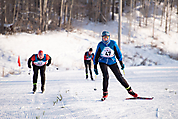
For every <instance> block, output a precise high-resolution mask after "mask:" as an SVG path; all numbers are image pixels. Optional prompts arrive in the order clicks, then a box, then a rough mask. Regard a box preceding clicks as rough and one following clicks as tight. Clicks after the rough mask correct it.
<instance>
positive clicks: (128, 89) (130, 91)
mask: <svg viewBox="0 0 178 119" xmlns="http://www.w3.org/2000/svg"><path fill="white" fill-rule="evenodd" d="M126 89H127V91H128V93H129V94H130V95H131V96H133V97H134V98H136V97H138V94H137V93H134V92H133V90H132V88H131V87H128V88H126Z"/></svg>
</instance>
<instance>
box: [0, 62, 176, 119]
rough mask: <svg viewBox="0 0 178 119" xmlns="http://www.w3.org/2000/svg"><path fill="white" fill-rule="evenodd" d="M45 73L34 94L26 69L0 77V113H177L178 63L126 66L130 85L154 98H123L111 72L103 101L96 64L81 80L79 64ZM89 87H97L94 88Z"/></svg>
mask: <svg viewBox="0 0 178 119" xmlns="http://www.w3.org/2000/svg"><path fill="white" fill-rule="evenodd" d="M109 71H110V70H109ZM46 77H47V79H46V91H45V93H44V94H42V93H41V89H40V87H41V85H40V82H41V80H40V76H39V77H38V84H37V86H38V87H37V91H36V94H32V75H28V72H23V73H22V74H21V75H11V76H9V77H5V78H1V79H0V118H3V119H4V118H13V119H14V118H41V119H42V118H71V119H72V118H73V119H84V118H92V119H97V118H102V119H105V118H107V119H108V118H109V119H113V118H115V119H120V118H121V119H130V118H135V119H143V118H144V119H157V118H161V119H165V118H171V119H176V118H177V117H178V108H177V107H178V103H177V99H178V94H177V92H178V65H177V66H157V67H126V68H125V77H126V79H127V81H128V83H129V84H130V85H131V86H132V88H133V90H134V91H135V92H137V93H138V94H139V96H150V97H152V96H154V99H153V100H125V98H127V97H131V96H129V94H127V91H126V90H125V89H124V88H123V87H122V86H121V84H120V83H119V82H118V81H117V80H116V79H115V77H114V75H113V74H112V73H111V72H110V79H109V80H110V81H109V89H108V90H109V96H108V98H107V99H106V101H104V102H102V101H101V100H100V99H101V97H102V80H101V79H102V76H101V72H100V70H99V76H97V79H96V81H91V80H86V79H85V73H84V71H83V70H68V71H59V70H56V71H47V75H46ZM95 83H96V84H95ZM95 85H96V86H95ZM94 88H97V90H96V91H94ZM60 99H61V101H60Z"/></svg>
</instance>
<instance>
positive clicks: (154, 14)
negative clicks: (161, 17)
mask: <svg viewBox="0 0 178 119" xmlns="http://www.w3.org/2000/svg"><path fill="white" fill-rule="evenodd" d="M156 6H157V0H155V4H154V13H153V34H152V37H153V38H154V37H155V36H154V29H155V17H156V8H157V7H156Z"/></svg>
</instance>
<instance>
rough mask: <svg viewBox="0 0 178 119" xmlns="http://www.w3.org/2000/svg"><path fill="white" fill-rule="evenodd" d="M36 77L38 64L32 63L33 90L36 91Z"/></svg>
mask: <svg viewBox="0 0 178 119" xmlns="http://www.w3.org/2000/svg"><path fill="white" fill-rule="evenodd" d="M37 79H38V66H35V65H33V91H34V92H35V91H36V88H37V87H36V86H37Z"/></svg>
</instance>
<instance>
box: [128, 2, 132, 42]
mask: <svg viewBox="0 0 178 119" xmlns="http://www.w3.org/2000/svg"><path fill="white" fill-rule="evenodd" d="M129 22H130V23H129V34H128V39H129V40H130V37H131V29H132V0H130V19H129Z"/></svg>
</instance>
